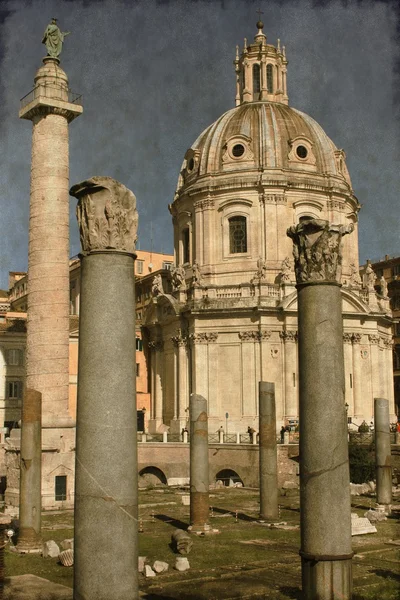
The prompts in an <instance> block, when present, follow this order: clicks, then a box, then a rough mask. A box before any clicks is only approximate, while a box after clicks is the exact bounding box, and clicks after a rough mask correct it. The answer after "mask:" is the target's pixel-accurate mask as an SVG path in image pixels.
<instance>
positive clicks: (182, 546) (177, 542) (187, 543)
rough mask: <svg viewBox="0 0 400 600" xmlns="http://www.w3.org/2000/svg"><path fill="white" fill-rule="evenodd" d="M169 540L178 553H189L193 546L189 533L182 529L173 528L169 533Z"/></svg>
mask: <svg viewBox="0 0 400 600" xmlns="http://www.w3.org/2000/svg"><path fill="white" fill-rule="evenodd" d="M171 542H172V545H173V547H174V550H176V552H179V554H189V552H190V550H191V548H192V546H193V541H192V540H191V538H190V535H189V534H188V533H187V532H186V531H184V530H183V529H175V531H174V532H173V534H172V535H171Z"/></svg>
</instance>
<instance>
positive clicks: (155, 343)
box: [149, 340, 164, 352]
mask: <svg viewBox="0 0 400 600" xmlns="http://www.w3.org/2000/svg"><path fill="white" fill-rule="evenodd" d="M149 348H150V350H151V351H152V352H162V351H163V350H164V342H163V340H152V341H151V342H149Z"/></svg>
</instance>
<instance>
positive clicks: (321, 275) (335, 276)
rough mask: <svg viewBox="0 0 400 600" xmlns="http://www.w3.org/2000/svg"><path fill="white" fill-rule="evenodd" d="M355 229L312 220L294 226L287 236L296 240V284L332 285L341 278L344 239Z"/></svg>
mask: <svg viewBox="0 0 400 600" xmlns="http://www.w3.org/2000/svg"><path fill="white" fill-rule="evenodd" d="M353 229H354V225H353V224H350V225H349V226H344V225H333V224H330V223H329V221H325V220H323V219H310V220H308V221H302V222H301V223H299V225H293V226H292V227H290V228H289V229H288V230H287V234H288V236H289V237H290V238H292V240H293V256H294V264H295V273H296V282H297V284H301V283H310V282H318V281H332V282H337V283H340V280H341V275H342V237H343V235H345V234H346V233H351V232H352V231H353Z"/></svg>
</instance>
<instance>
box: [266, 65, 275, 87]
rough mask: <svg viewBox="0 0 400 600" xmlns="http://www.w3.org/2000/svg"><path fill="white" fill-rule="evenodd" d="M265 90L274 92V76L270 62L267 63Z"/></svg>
mask: <svg viewBox="0 0 400 600" xmlns="http://www.w3.org/2000/svg"><path fill="white" fill-rule="evenodd" d="M267 92H268V94H273V93H274V76H273V71H272V65H271V64H269V65H267Z"/></svg>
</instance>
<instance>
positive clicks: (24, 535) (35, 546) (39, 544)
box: [16, 527, 43, 554]
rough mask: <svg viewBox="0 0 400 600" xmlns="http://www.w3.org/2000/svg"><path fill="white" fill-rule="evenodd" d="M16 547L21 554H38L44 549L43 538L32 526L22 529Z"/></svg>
mask: <svg viewBox="0 0 400 600" xmlns="http://www.w3.org/2000/svg"><path fill="white" fill-rule="evenodd" d="M16 549H17V552H19V553H20V554H38V553H40V552H42V550H43V541H42V538H41V536H40V535H39V534H37V533H36V531H35V530H34V529H32V528H31V527H27V528H24V529H20V531H19V534H18V544H17V546H16Z"/></svg>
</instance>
